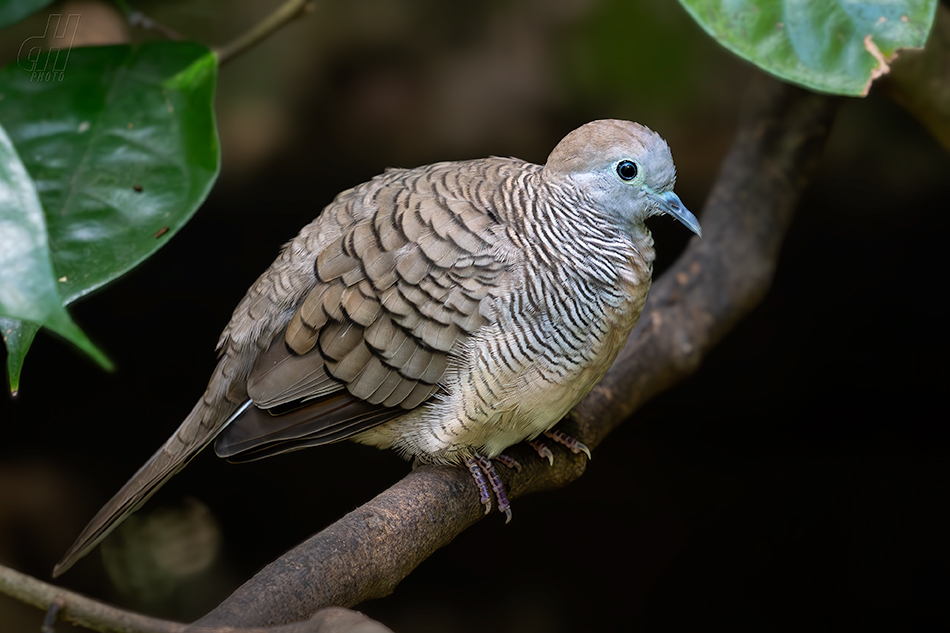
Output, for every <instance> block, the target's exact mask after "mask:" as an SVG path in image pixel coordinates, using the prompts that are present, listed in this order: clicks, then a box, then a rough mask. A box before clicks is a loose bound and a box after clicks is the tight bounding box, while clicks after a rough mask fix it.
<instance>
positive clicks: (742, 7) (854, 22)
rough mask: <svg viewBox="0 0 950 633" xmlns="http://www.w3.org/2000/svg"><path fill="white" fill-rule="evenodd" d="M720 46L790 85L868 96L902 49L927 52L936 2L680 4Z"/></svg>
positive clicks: (696, 0)
mask: <svg viewBox="0 0 950 633" xmlns="http://www.w3.org/2000/svg"><path fill="white" fill-rule="evenodd" d="M680 4H682V5H683V6H684V7H685V8H686V10H687V11H688V12H689V13H690V14H691V15H692V16H693V18H694V19H695V20H696V21H697V22H699V24H700V25H701V26H702V27H703V28H704V29H705V30H706V32H707V33H709V34H710V35H711V36H713V38H715V39H716V40H717V41H718V42H719V43H720V44H722V45H723V46H725V47H726V48H728V49H729V50H731V51H732V52H733V53H735V54H736V55H738V56H740V57H742V58H744V59H746V60H748V61H750V62H752V63H753V64H755V65H757V66H759V67H760V68H762V69H763V70H765V71H767V72H769V73H771V74H773V75H775V76H777V77H779V78H781V79H784V80H786V81H790V82H793V83H797V84H800V85H802V86H805V87H807V88H811V89H813V90H819V91H822V92H830V93H835V94H843V95H851V96H864V95H866V94H867V92H868V90H869V89H870V86H871V82H872V81H873V80H874V79H875V78H877V77H878V76H880V75H881V74H883V73H885V72H887V70H888V66H887V64H888V61H889V60H891V59H893V57H894V55H895V51H896V50H897V49H898V48H922V47H923V45H924V43H925V42H926V40H927V34H928V33H930V28H931V26H932V25H933V20H934V14H935V12H936V8H937V0H680Z"/></svg>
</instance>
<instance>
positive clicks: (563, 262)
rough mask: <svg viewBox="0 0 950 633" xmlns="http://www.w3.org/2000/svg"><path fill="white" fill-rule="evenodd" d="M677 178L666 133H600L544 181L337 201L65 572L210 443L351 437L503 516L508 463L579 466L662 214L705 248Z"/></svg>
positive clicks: (491, 162)
mask: <svg viewBox="0 0 950 633" xmlns="http://www.w3.org/2000/svg"><path fill="white" fill-rule="evenodd" d="M675 180H676V169H675V167H674V164H673V159H672V156H671V154H670V149H669V147H668V145H667V143H666V141H664V140H663V139H662V138H661V137H660V136H659V135H658V134H656V133H655V132H653V131H652V130H650V129H649V128H647V127H645V126H643V125H640V124H637V123H633V122H629V121H620V120H599V121H593V122H591V123H587V124H585V125H583V126H581V127H579V128H578V129H576V130H574V131H572V132H570V133H569V134H568V135H567V136H566V137H564V138H563V139H562V140H561V141H560V142H559V143H558V144H557V146H556V147H555V148H554V150H553V151H552V152H551V154H550V155H549V156H548V159H547V161H546V163H545V164H544V165H543V166H542V165H537V164H533V163H530V162H526V161H522V160H518V159H515V158H500V157H491V158H486V159H480V160H469V161H457V162H442V163H436V164H432V165H427V166H423V167H418V168H415V169H388V170H386V171H385V172H384V173H382V174H380V175H378V176H376V177H375V178H373V179H372V180H370V181H369V182H366V183H363V184H361V185H358V186H356V187H354V188H352V189H349V190H347V191H344V192H342V193H340V194H339V195H337V196H336V198H335V199H334V200H333V201H332V202H331V203H330V204H329V205H328V206H327V207H326V208H324V209H323V211H322V213H320V214H319V215H318V216H317V218H316V219H315V220H313V221H312V222H311V223H310V224H308V225H307V226H305V227H304V228H303V229H302V230H301V231H300V233H299V234H298V235H297V236H296V237H295V238H294V239H293V240H291V241H290V242H289V243H287V244H286V245H285V246H284V248H283V249H282V250H281V252H280V254H279V256H278V257H277V259H276V261H274V263H273V264H272V265H271V266H270V267H269V268H268V269H267V270H266V271H265V272H264V273H263V274H262V275H261V276H260V277H259V278H258V279H257V281H256V282H254V284H253V285H252V286H251V288H250V289H249V290H248V291H247V294H246V295H245V296H244V298H243V299H242V300H241V301H240V303H239V304H238V306H237V308H236V309H235V310H234V313H233V315H232V317H231V320H230V322H229V323H228V325H227V326H226V327H225V329H224V332H223V333H222V335H221V337H220V340H219V341H218V346H217V349H218V352H219V360H218V364H217V366H216V368H215V369H214V371H213V373H212V375H211V379H210V381H209V383H208V387H207V389H206V390H205V392H204V395H203V396H202V397H201V399H200V400H199V401H198V403H197V404H196V405H195V407H194V408H193V409H192V411H191V413H190V414H189V415H188V416H187V417H186V418H185V420H184V421H183V422H182V424H181V426H180V427H179V428H178V429H177V431H176V432H175V433H174V434H173V435H172V437H170V438H169V439H168V440H167V441H166V442H165V444H164V445H163V446H162V447H161V448H159V450H158V451H157V452H156V453H155V454H154V455H153V456H152V457H151V458H150V459H149V461H148V462H147V463H146V464H145V465H144V466H142V468H141V469H139V471H138V472H136V473H135V474H134V475H133V476H132V478H131V479H130V480H129V481H128V483H126V484H125V485H124V486H123V487H122V488H121V489H120V490H119V492H118V493H116V495H115V496H114V497H113V498H112V499H111V500H110V501H109V502H108V503H107V504H106V505H105V506H104V507H103V508H102V509H101V510H100V511H99V513H98V514H96V515H95V517H94V518H93V519H92V520H91V522H90V523H89V525H88V526H87V527H86V528H85V530H84V531H83V532H82V533H81V534H80V535H79V537H78V538H77V540H76V542H75V544H74V545H73V546H72V547H71V548H70V549H69V551H68V552H67V553H66V555H65V556H64V557H63V559H62V561H60V562H59V564H57V565H56V567H55V568H54V570H53V575H54V576H58V575H60V574H62V573H63V572H65V571H66V570H67V569H69V568H70V567H71V566H72V565H73V564H74V563H75V562H76V561H77V560H78V559H79V558H81V557H82V556H84V555H86V554H87V553H88V552H89V551H91V550H92V549H93V548H94V547H95V546H96V545H97V544H98V543H99V542H100V541H102V539H103V538H105V537H106V536H107V535H108V534H109V533H110V532H111V531H112V530H113V529H114V528H115V526H116V525H117V524H118V523H119V522H121V521H122V520H123V519H124V518H125V517H127V516H128V515H129V514H130V513H132V512H134V511H135V510H136V509H138V508H139V507H141V506H142V504H144V503H145V502H146V500H148V498H149V497H150V496H151V495H152V494H153V493H154V492H155V491H156V490H157V489H158V488H159V487H160V486H161V485H162V484H163V483H164V482H165V481H167V480H168V478H170V477H171V476H172V475H174V474H175V473H177V472H179V471H180V470H181V469H182V468H183V467H184V466H185V465H186V464H187V463H188V462H189V461H190V460H191V459H192V458H193V457H194V456H195V455H196V454H197V453H198V452H199V451H201V450H202V449H203V448H204V447H206V446H207V445H208V444H211V443H212V442H213V443H214V449H215V452H216V453H217V454H218V455H219V456H221V457H225V458H227V459H229V460H235V461H240V460H249V459H259V458H262V457H267V456H270V455H275V454H279V453H283V452H286V451H292V450H297V449H302V448H306V447H312V446H319V445H323V444H329V443H332V442H337V441H340V440H343V439H350V440H353V441H356V442H360V443H363V444H367V445H370V446H375V447H378V448H380V449H393V450H395V451H396V452H397V453H398V454H400V455H401V456H403V457H405V458H407V459H412V460H414V461H416V462H418V463H425V464H447V465H457V466H459V467H462V468H467V469H468V471H469V472H470V473H471V474H472V477H473V478H474V480H475V483H476V486H477V488H478V491H479V500H480V502H481V503H482V504H483V505H484V506H485V511H486V513H487V512H489V511H490V510H491V507H492V499H493V497H494V499H496V500H497V502H498V509H499V510H500V511H501V512H503V513H505V514H506V515H507V518H508V519H510V517H511V510H510V504H509V502H508V500H507V497H506V495H505V490H504V486H503V484H502V482H501V479H500V477H499V476H498V473H497V471H496V470H495V466H494V462H495V461H501V462H502V463H509V464H510V463H511V461H513V460H510V458H507V457H506V456H505V455H504V451H505V449H507V448H508V447H510V446H512V445H514V444H517V443H519V442H522V441H525V440H527V441H537V438H538V437H539V436H543V435H547V436H548V437H551V438H552V439H554V440H555V441H558V442H561V443H565V444H568V445H570V446H571V448H572V450H575V452H576V451H577V450H585V451H586V447H584V446H583V444H581V443H579V442H576V441H575V440H573V439H572V438H569V437H567V436H566V435H564V434H563V433H561V432H559V431H552V427H554V425H555V424H557V423H558V421H560V420H561V419H562V418H563V417H564V416H565V415H566V414H568V413H569V412H570V410H571V409H572V408H573V407H574V406H575V405H576V404H577V403H578V402H579V401H580V400H581V399H582V398H583V397H584V396H585V395H586V394H587V393H588V392H589V391H590V390H591V388H593V386H594V385H596V384H597V382H598V381H599V380H600V379H601V378H602V377H603V375H604V374H605V373H606V371H607V370H608V368H609V367H610V365H611V364H612V363H613V361H614V359H615V358H616V356H617V353H618V352H619V350H620V349H621V348H622V347H623V346H624V344H625V342H626V340H627V338H628V336H629V334H630V331H631V329H632V328H633V326H634V325H635V324H636V322H637V319H638V318H639V316H640V313H641V311H642V310H643V306H644V304H645V302H646V298H647V292H648V290H649V288H650V283H651V279H652V270H653V261H654V258H655V251H654V246H653V238H652V236H651V234H650V230H649V229H648V228H647V226H646V225H645V220H647V219H648V218H649V217H651V216H656V215H669V216H672V217H673V218H675V219H676V220H678V221H679V222H681V223H682V224H684V225H685V226H686V227H687V228H688V229H689V230H690V231H692V232H694V233H696V234H697V235H701V228H700V224H699V221H698V220H697V219H696V217H695V216H694V215H693V214H692V213H690V212H689V210H687V208H686V207H685V206H684V205H683V203H682V202H681V200H680V198H679V197H678V196H677V195H676V194H675V193H674V192H673V186H674V183H675ZM536 447H538V446H537V445H536ZM539 452H540V451H539ZM548 454H550V453H549V452H548Z"/></svg>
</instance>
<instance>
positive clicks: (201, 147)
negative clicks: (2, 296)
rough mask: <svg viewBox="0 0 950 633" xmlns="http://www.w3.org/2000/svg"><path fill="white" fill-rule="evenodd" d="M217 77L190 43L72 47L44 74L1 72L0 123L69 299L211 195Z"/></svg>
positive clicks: (140, 255) (210, 58) (136, 257)
mask: <svg viewBox="0 0 950 633" xmlns="http://www.w3.org/2000/svg"><path fill="white" fill-rule="evenodd" d="M216 73H217V62H216V59H215V57H214V55H213V54H212V53H211V52H210V51H209V50H208V49H207V48H205V47H203V46H201V45H198V44H192V43H187V42H155V43H149V44H144V45H141V46H109V47H101V48H85V49H82V48H80V49H75V50H73V51H72V54H71V55H70V58H69V65H68V67H66V68H65V70H63V71H62V75H61V77H59V78H55V77H54V78H53V79H52V80H51V81H33V80H31V76H30V73H25V72H22V71H21V70H20V69H19V68H17V67H11V66H8V67H6V68H4V69H0V95H3V97H4V98H3V99H2V100H0V120H2V121H3V122H4V125H6V126H7V129H8V130H9V131H10V136H11V138H12V139H13V142H14V144H15V145H16V147H17V149H18V150H19V152H20V155H21V156H22V157H23V163H24V164H25V165H26V168H27V170H28V171H29V172H30V175H31V176H32V177H33V180H34V181H35V182H36V186H37V190H38V191H39V194H40V199H41V200H42V201H43V207H44V208H45V209H46V214H47V222H48V226H49V235H50V244H51V249H50V250H51V252H52V256H53V264H54V266H55V268H56V272H57V274H58V275H60V276H61V277H65V278H66V280H65V282H64V283H62V284H61V286H60V291H61V293H62V294H63V298H64V299H65V301H66V303H69V302H71V301H74V300H75V299H77V298H78V297H81V296H83V295H84V294H87V293H88V292H90V291H92V290H94V289H95V288H98V287H99V286H101V285H103V284H105V283H108V282H109V281H111V280H113V279H115V278H116V277H118V276H120V275H122V274H123V273H125V272H128V271H129V270H131V269H132V268H134V267H135V266H136V265H137V264H139V263H141V262H142V261H143V260H144V259H146V258H147V257H148V256H149V255H151V254H152V253H154V252H155V251H157V250H158V249H159V248H161V246H162V245H163V244H164V243H165V242H167V241H168V239H169V238H170V237H171V236H173V235H174V234H175V233H176V232H177V231H178V230H179V229H180V228H181V227H182V226H184V224H185V223H186V222H187V221H188V220H189V219H190V218H191V216H192V215H194V213H195V211H196V210H197V209H198V207H199V206H201V203H202V202H203V201H204V200H205V198H206V197H207V196H208V193H209V192H210V190H211V186H212V185H213V184H214V181H215V179H216V178H217V175H218V168H219V160H218V158H219V156H218V154H219V152H218V137H217V133H216V131H215V124H214V112H213V109H212V102H213V99H214V84H215V77H216Z"/></svg>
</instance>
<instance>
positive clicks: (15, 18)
mask: <svg viewBox="0 0 950 633" xmlns="http://www.w3.org/2000/svg"><path fill="white" fill-rule="evenodd" d="M52 3H53V0H0V29H5V28H7V27H8V26H10V25H11V24H16V23H17V22H19V21H20V20H22V19H23V18H25V17H26V16H28V15H32V14H33V13H36V12H37V11H39V10H40V9H42V8H43V7H45V6H46V5H48V4H52ZM49 22H52V20H50V21H48V23H47V28H49ZM77 22H78V20H77ZM54 28H55V27H54ZM36 35H37V37H36V39H37V40H39V39H40V38H41V37H43V36H44V35H46V34H45V33H37V34H36ZM31 39H32V38H31ZM23 48H26V49H27V51H29V50H30V48H32V47H31V46H25V47H21V49H20V51H21V53H22V52H23Z"/></svg>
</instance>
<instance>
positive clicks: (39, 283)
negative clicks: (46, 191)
mask: <svg viewBox="0 0 950 633" xmlns="http://www.w3.org/2000/svg"><path fill="white" fill-rule="evenodd" d="M0 316H3V317H7V318H5V319H3V323H2V324H0V325H2V326H4V332H3V340H4V343H5V344H6V345H7V348H8V350H9V363H8V368H9V374H10V382H11V389H12V390H13V391H16V382H17V380H18V376H19V369H20V366H22V363H23V355H25V354H26V349H27V348H29V345H30V340H32V336H31V335H30V334H29V333H30V331H31V330H32V332H33V333H35V331H36V328H35V325H43V326H45V327H48V328H49V329H51V330H53V331H54V332H57V333H58V334H60V335H62V336H63V337H65V338H67V339H69V340H70V341H72V342H73V343H75V344H76V345H78V346H79V347H80V348H82V349H83V350H85V351H86V352H88V353H89V354H90V355H91V356H93V358H95V359H96V360H98V361H99V362H100V363H102V364H103V365H105V366H108V364H109V362H108V361H107V360H106V359H105V357H104V356H103V355H102V353H101V352H100V351H99V350H97V349H96V348H95V346H94V345H93V344H92V343H91V342H90V341H89V339H88V338H86V335H85V334H83V333H82V330H80V329H79V328H78V327H77V326H76V324H75V323H73V321H72V319H70V318H69V314H68V313H67V312H66V308H64V307H63V302H62V299H60V296H59V293H58V292H57V289H56V277H55V276H54V273H53V265H52V262H51V261H50V253H49V249H48V246H47V240H46V224H45V221H44V219H43V209H42V207H41V206H40V201H39V198H38V197H37V195H36V190H35V189H34V188H33V181H32V180H30V177H29V176H28V175H27V173H26V168H25V167H24V166H23V163H22V162H20V157H19V156H17V152H16V150H15V149H14V148H13V144H12V143H11V142H10V139H9V137H8V136H7V134H6V131H5V130H4V129H3V127H2V126H0ZM16 321H23V322H29V323H32V324H34V327H32V328H30V327H26V328H24V329H21V328H19V327H17V322H16ZM24 332H25V333H26V334H27V335H26V336H25V337H24V336H21V334H23V333H24Z"/></svg>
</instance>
